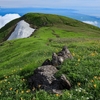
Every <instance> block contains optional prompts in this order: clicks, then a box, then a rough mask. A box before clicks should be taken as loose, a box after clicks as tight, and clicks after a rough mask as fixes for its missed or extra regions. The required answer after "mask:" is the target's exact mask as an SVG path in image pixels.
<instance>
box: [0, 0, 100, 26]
mask: <svg viewBox="0 0 100 100" xmlns="http://www.w3.org/2000/svg"><path fill="white" fill-rule="evenodd" d="M31 7H33V8H35V7H36V8H62V9H73V10H75V11H76V12H77V13H80V14H86V15H90V16H96V17H99V18H100V0H0V8H31ZM7 16H9V17H8V19H7ZM10 16H11V18H12V19H15V18H18V17H20V15H18V14H17V15H16V17H15V15H14V17H12V15H9V14H7V15H5V16H1V15H0V28H1V27H2V26H4V25H5V24H6V23H7V22H9V21H10V20H11V18H10ZM84 22H87V23H91V24H94V25H96V24H97V22H95V21H94V22H91V21H84Z"/></svg>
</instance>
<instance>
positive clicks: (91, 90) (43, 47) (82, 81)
mask: <svg viewBox="0 0 100 100" xmlns="http://www.w3.org/2000/svg"><path fill="white" fill-rule="evenodd" d="M37 15H39V14H37ZM37 15H36V16H37ZM29 16H30V14H29V15H27V16H25V17H24V18H25V19H26V21H27V22H29V21H30V20H32V19H33V16H31V17H32V19H27V18H31V17H29ZM42 16H47V15H42ZM49 16H50V15H49ZM41 18H42V17H41ZM43 18H45V17H43ZM47 18H48V19H50V18H51V17H50V18H49V17H47ZM53 18H55V16H52V18H51V19H53ZM57 18H59V17H57ZM57 18H56V19H57ZM64 18H65V17H64ZM22 19H23V18H22ZM51 19H50V20H51ZM60 19H61V18H60ZM39 20H40V19H39ZM46 20H47V19H46ZM53 21H54V19H53ZM57 21H58V22H59V23H60V24H59V23H58V22H57ZM57 21H56V20H55V23H53V22H52V20H51V21H49V22H50V23H48V24H47V26H44V27H41V25H42V24H39V23H38V25H36V23H35V22H34V23H32V27H37V28H39V29H38V30H37V31H36V32H35V33H34V34H33V36H32V37H30V38H27V39H18V40H12V41H6V42H2V43H1V44H0V89H1V90H0V95H1V96H0V100H12V99H14V100H20V99H21V100H23V99H24V100H34V99H36V100H66V99H68V100H76V99H79V100H86V99H91V100H99V97H100V94H99V89H100V68H99V67H100V66H99V65H100V63H99V62H100V39H99V38H100V33H99V31H98V30H100V29H99V28H97V27H93V26H91V25H87V24H82V23H81V22H77V21H75V23H78V24H77V26H75V25H76V24H75V25H74V22H73V21H74V20H71V19H70V20H68V21H70V22H71V21H72V22H71V23H70V22H67V23H70V24H68V25H66V24H63V23H66V22H65V21H63V22H62V21H61V20H59V19H57ZM51 22H52V23H53V24H51ZM41 23H43V22H41ZM61 23H62V24H61ZM72 24H73V25H72ZM80 24H81V26H80ZM4 28H5V27H4ZM4 28H3V29H4ZM2 38H3V37H2ZM64 45H66V46H68V48H69V50H70V51H71V53H72V54H73V56H74V59H73V60H67V61H65V62H64V63H63V64H62V65H61V69H60V71H59V72H58V73H57V74H56V76H57V77H59V76H60V75H61V74H62V73H64V74H65V75H66V77H68V79H69V80H70V82H71V84H72V89H71V91H67V90H66V91H64V94H63V95H62V96H59V95H52V94H48V93H46V92H44V91H37V92H36V93H34V94H33V93H30V90H29V89H28V87H27V77H28V76H29V75H31V74H32V73H33V70H34V69H35V68H36V67H38V66H40V65H41V64H42V62H43V61H44V60H45V59H47V58H49V59H51V55H52V53H53V52H58V51H60V50H61V48H62V46H64ZM8 84H9V85H8Z"/></svg>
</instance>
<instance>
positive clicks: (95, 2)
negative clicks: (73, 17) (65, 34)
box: [0, 0, 100, 8]
mask: <svg viewBox="0 0 100 100" xmlns="http://www.w3.org/2000/svg"><path fill="white" fill-rule="evenodd" d="M0 6H1V7H48V8H50V7H54V8H73V7H93V8H95V7H96V8H98V7H99V8H100V0H0Z"/></svg>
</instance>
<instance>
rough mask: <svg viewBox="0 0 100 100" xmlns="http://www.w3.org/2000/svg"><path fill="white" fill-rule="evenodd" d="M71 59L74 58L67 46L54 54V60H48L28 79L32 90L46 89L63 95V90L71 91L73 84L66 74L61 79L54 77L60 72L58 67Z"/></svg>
mask: <svg viewBox="0 0 100 100" xmlns="http://www.w3.org/2000/svg"><path fill="white" fill-rule="evenodd" d="M69 58H70V59H72V58H73V56H72V55H71V53H70V51H69V50H68V48H67V47H66V46H65V47H63V49H62V50H61V51H60V52H58V53H57V54H56V53H53V55H52V60H51V61H50V60H49V59H46V60H45V61H44V62H43V64H42V66H41V67H38V68H37V69H36V70H35V71H34V73H33V75H32V76H31V77H30V78H29V79H28V83H29V87H30V89H33V88H36V89H44V90H46V91H49V92H51V93H58V94H61V93H62V90H63V89H68V90H70V88H71V84H70V82H69V81H68V80H67V79H66V77H65V75H64V74H62V75H61V77H60V78H59V79H57V78H56V77H55V76H54V74H55V73H56V72H57V71H58V69H57V66H59V65H61V64H62V63H63V62H64V60H66V59H69Z"/></svg>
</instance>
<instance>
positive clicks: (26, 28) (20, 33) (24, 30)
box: [8, 20, 35, 40]
mask: <svg viewBox="0 0 100 100" xmlns="http://www.w3.org/2000/svg"><path fill="white" fill-rule="evenodd" d="M34 31H35V29H33V28H31V27H30V25H29V24H28V23H27V22H25V21H24V20H21V21H20V22H18V23H17V26H16V28H15V30H14V32H12V33H11V35H10V37H9V38H8V40H13V39H18V38H27V37H29V36H30V35H31V34H32V33H33V32H34Z"/></svg>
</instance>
